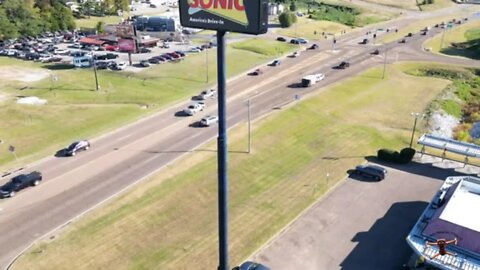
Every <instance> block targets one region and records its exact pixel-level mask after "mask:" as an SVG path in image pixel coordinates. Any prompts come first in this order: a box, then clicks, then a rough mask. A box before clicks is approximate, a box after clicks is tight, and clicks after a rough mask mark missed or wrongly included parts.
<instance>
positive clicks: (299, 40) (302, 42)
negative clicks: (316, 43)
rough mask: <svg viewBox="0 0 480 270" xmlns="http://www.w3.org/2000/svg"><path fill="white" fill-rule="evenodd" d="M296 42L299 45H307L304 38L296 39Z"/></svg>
mask: <svg viewBox="0 0 480 270" xmlns="http://www.w3.org/2000/svg"><path fill="white" fill-rule="evenodd" d="M297 41H298V43H300V44H307V43H308V40H307V39H304V38H297Z"/></svg>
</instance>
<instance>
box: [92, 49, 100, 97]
mask: <svg viewBox="0 0 480 270" xmlns="http://www.w3.org/2000/svg"><path fill="white" fill-rule="evenodd" d="M92 60H93V73H94V74H95V90H96V91H98V89H99V88H100V86H99V85H98V77H97V63H96V62H95V54H92Z"/></svg>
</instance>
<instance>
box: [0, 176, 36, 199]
mask: <svg viewBox="0 0 480 270" xmlns="http://www.w3.org/2000/svg"><path fill="white" fill-rule="evenodd" d="M40 181H42V174H41V173H40V172H37V171H33V172H31V173H29V174H20V175H17V176H15V177H13V178H12V180H11V181H10V182H8V183H6V184H5V185H3V186H2V188H1V189H0V196H1V197H2V198H6V197H10V198H11V197H14V196H15V194H16V193H17V192H18V191H20V190H22V189H24V188H26V187H29V186H37V185H38V184H40Z"/></svg>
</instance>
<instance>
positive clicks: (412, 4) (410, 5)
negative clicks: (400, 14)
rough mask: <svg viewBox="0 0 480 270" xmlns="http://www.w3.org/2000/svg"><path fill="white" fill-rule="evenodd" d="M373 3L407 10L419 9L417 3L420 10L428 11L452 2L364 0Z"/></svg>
mask: <svg viewBox="0 0 480 270" xmlns="http://www.w3.org/2000/svg"><path fill="white" fill-rule="evenodd" d="M365 1H366V2H370V3H373V4H379V5H383V6H388V7H395V8H401V9H407V10H419V7H418V5H420V8H421V10H422V11H430V10H435V9H440V8H446V7H449V6H452V5H453V4H454V3H453V1H451V0H434V1H433V2H434V3H432V4H424V0H402V1H396V0H365Z"/></svg>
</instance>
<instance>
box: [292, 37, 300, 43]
mask: <svg viewBox="0 0 480 270" xmlns="http://www.w3.org/2000/svg"><path fill="white" fill-rule="evenodd" d="M290 43H292V44H300V41H298V39H296V38H292V39H290Z"/></svg>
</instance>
